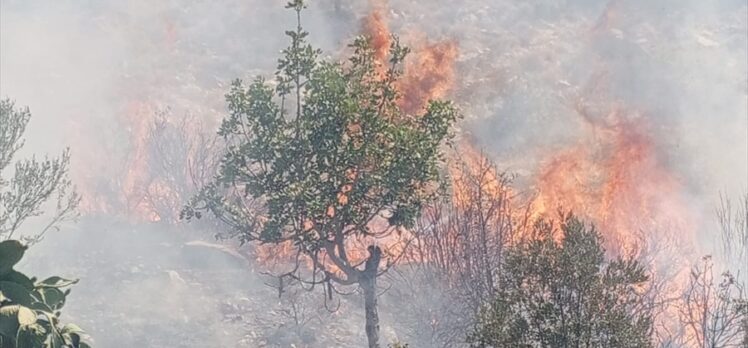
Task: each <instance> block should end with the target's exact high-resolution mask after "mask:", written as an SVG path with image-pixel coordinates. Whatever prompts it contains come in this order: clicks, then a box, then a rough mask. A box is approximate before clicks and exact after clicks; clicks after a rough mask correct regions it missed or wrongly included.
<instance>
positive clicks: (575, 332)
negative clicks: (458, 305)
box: [469, 215, 652, 348]
mask: <svg viewBox="0 0 748 348" xmlns="http://www.w3.org/2000/svg"><path fill="white" fill-rule="evenodd" d="M533 232H534V233H535V235H536V236H537V238H535V239H532V240H530V241H526V242H522V243H519V245H516V246H512V247H511V248H509V249H508V250H507V255H506V260H505V267H504V270H503V271H502V274H501V285H502V286H501V287H500V288H499V289H498V291H497V294H496V296H495V297H494V298H493V299H491V303H490V304H489V305H488V306H486V307H485V308H484V310H483V311H482V312H481V314H480V316H479V318H478V323H477V325H476V328H475V330H474V332H473V333H472V335H471V336H470V337H469V341H470V343H471V344H472V346H474V347H528V348H529V347H548V348H551V347H587V348H591V347H619V348H626V347H630V348H644V347H652V343H651V333H652V318H651V314H650V313H649V312H648V311H647V310H646V308H642V307H641V306H642V304H643V301H642V295H643V294H642V293H641V289H642V287H643V285H645V284H646V283H647V282H648V281H649V277H648V275H647V273H646V272H645V270H644V267H643V266H642V265H641V264H640V263H639V262H637V261H635V260H630V259H616V260H612V261H607V260H606V259H605V256H604V250H603V248H602V246H601V237H600V235H599V234H598V232H597V231H596V230H595V229H594V228H589V227H586V226H585V225H584V224H583V223H582V222H580V221H579V220H578V219H577V218H575V217H574V216H572V215H566V216H562V224H561V228H560V230H559V229H557V228H556V227H555V226H554V225H553V224H551V223H549V222H542V221H541V222H539V223H538V224H537V225H536V227H535V228H534V231H533Z"/></svg>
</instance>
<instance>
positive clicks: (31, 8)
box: [0, 0, 748, 347]
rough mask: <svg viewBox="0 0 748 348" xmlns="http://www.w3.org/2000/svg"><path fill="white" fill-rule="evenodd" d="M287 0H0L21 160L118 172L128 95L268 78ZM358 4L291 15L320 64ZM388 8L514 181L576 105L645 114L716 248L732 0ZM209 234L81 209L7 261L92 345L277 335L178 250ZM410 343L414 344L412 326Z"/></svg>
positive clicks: (217, 108) (706, 240) (738, 180)
mask: <svg viewBox="0 0 748 348" xmlns="http://www.w3.org/2000/svg"><path fill="white" fill-rule="evenodd" d="M284 3H285V1H267V0H221V1H198V0H183V1H176V0H172V1H147V0H127V1H114V0H105V1H83V0H80V1H72V0H54V1H20V0H18V1H16V0H0V96H2V97H10V98H12V99H14V100H15V101H16V102H17V104H18V105H28V106H29V107H30V109H31V112H32V114H33V117H32V120H31V123H30V126H29V129H28V131H27V139H28V140H27V145H26V147H25V148H24V151H23V153H22V154H21V155H22V156H23V155H28V154H31V153H58V152H59V151H60V150H61V149H62V148H63V147H65V146H69V147H70V148H71V150H72V154H73V163H72V166H73V167H72V173H73V177H74V179H75V180H77V184H78V185H79V186H85V185H87V184H90V182H94V181H97V180H101V179H102V178H107V177H110V176H112V175H116V174H117V173H116V171H119V170H122V168H123V166H124V161H125V158H126V156H127V153H128V151H129V150H130V148H131V146H132V144H131V136H132V132H133V130H132V129H131V128H129V127H130V126H131V123H129V122H131V121H128V119H127V112H128V107H129V106H130V105H132V103H148V104H149V105H152V106H154V107H157V108H160V107H170V108H171V109H172V110H173V113H174V114H190V115H193V116H195V117H198V118H200V119H203V120H205V122H206V124H208V125H212V124H214V123H215V122H216V121H217V120H219V119H220V117H221V115H222V112H223V105H224V104H223V97H222V96H223V94H224V93H225V92H226V86H227V85H228V83H229V82H230V81H231V80H232V79H234V78H237V77H241V78H245V79H247V78H250V77H251V76H254V75H256V74H262V75H265V76H270V75H271V74H272V70H273V68H274V65H275V63H276V59H277V54H278V52H279V50H280V49H282V48H283V47H284V45H285V44H286V40H285V37H284V36H283V30H285V29H286V28H288V27H290V26H292V25H293V20H294V18H293V15H292V14H291V13H289V12H288V11H287V10H284V9H283V4H284ZM368 9H369V4H368V3H367V2H365V1H350V2H348V1H342V0H319V1H310V6H309V10H308V11H307V12H306V14H305V15H304V19H303V22H304V25H305V27H306V29H307V30H309V31H310V32H311V40H312V42H313V43H314V44H316V45H317V46H318V47H320V48H322V49H324V50H325V52H326V54H327V55H328V57H330V58H336V57H337V56H338V53H339V52H340V51H341V50H342V49H343V48H344V46H345V43H346V42H347V41H348V40H349V39H350V38H352V37H353V36H354V35H356V34H357V33H358V31H359V28H360V25H359V22H360V20H361V18H363V17H364V16H365V15H366V14H367V11H368ZM389 9H390V10H389V18H390V27H391V29H392V31H393V32H396V33H397V32H399V33H401V34H402V35H403V37H404V39H405V42H406V43H408V41H407V39H408V38H409V37H410V38H414V37H418V35H422V34H425V35H426V36H427V37H429V38H430V39H434V40H440V39H452V40H456V41H457V42H458V45H459V50H460V55H459V58H458V61H457V63H456V64H457V71H458V73H457V76H458V78H457V80H456V81H455V85H454V88H453V92H452V94H451V95H452V97H453V98H454V99H455V100H456V102H457V103H458V104H459V105H460V106H461V107H462V109H463V111H464V113H465V114H466V119H465V120H464V121H463V122H462V124H461V125H460V128H461V130H462V134H463V135H464V136H465V137H469V138H471V139H473V141H474V142H475V143H476V144H477V145H478V146H479V147H481V148H483V149H485V150H486V152H487V153H488V154H489V155H490V156H491V157H492V158H493V159H494V160H496V161H497V162H498V165H499V166H500V167H502V168H505V169H507V170H510V171H513V172H516V173H518V174H519V175H520V179H521V178H522V177H525V178H527V177H531V176H532V173H533V171H534V169H535V168H536V166H538V165H539V162H540V161H542V159H543V158H545V155H546V154H548V153H550V152H553V151H556V150H558V149H559V148H563V147H564V146H568V145H573V144H576V143H578V142H579V141H580V139H585V138H587V137H589V136H591V135H590V134H587V133H585V131H584V127H583V122H582V120H580V116H579V115H578V114H577V113H576V112H575V111H574V109H573V105H572V103H571V102H570V101H571V100H574V98H576V97H578V96H583V97H587V98H589V96H595V98H598V99H600V100H598V102H600V103H603V104H604V103H610V104H611V105H625V107H626V108H630V109H635V110H637V111H638V112H639V114H640V116H639V117H642V118H644V119H646V120H647V122H648V123H649V124H651V125H653V126H652V128H651V132H652V134H653V138H654V139H655V142H656V148H657V158H658V161H660V163H661V164H662V165H663V166H664V167H666V168H668V170H670V171H671V172H672V173H674V175H675V176H676V177H678V178H679V179H680V180H681V181H682V182H683V183H684V191H685V192H684V195H685V196H686V197H688V203H689V205H690V206H691V207H692V208H693V211H694V212H696V213H697V215H698V221H699V224H700V225H701V226H700V228H699V231H698V236H697V238H698V240H699V241H700V246H699V250H697V252H698V253H701V254H706V253H718V250H716V249H715V248H713V246H714V245H715V244H717V243H714V241H716V238H717V237H716V230H715V229H714V220H713V210H714V208H715V205H716V202H717V199H718V196H719V193H720V192H725V193H726V194H727V195H728V196H731V197H737V195H738V194H739V193H740V192H743V191H744V190H746V189H747V188H748V63H747V62H748V19H747V17H748V5H747V4H746V1H745V0H718V1H717V0H715V1H696V0H685V1H681V0H678V1H676V0H663V1H645V0H631V1H592V0H576V1H562V0H558V1H547V0H543V1H533V2H517V1H509V0H499V1H488V0H481V1H478V0H467V1H461V2H454V1H446V0H436V1H420V2H415V1H405V0H402V1H398V0H391V1H389ZM599 81H603V82H599ZM520 181H521V180H520ZM29 226H30V227H29V228H31V227H32V226H33V225H29ZM212 234H213V231H194V230H193V229H191V228H187V227H184V226H181V225H178V226H165V225H160V224H155V223H154V224H143V223H131V222H128V221H123V220H122V219H121V218H117V219H115V218H107V217H106V216H104V217H102V216H97V217H95V218H94V217H86V216H85V215H84V217H83V218H82V221H81V222H80V223H79V224H77V225H72V226H66V228H64V229H63V230H62V231H60V232H53V233H50V235H49V236H48V237H47V239H46V240H45V241H43V242H42V243H41V244H39V245H38V246H36V247H35V248H33V249H32V250H31V251H30V253H29V257H28V259H27V261H25V262H26V264H25V265H24V266H23V267H24V269H26V270H28V271H30V272H31V273H35V274H36V273H38V274H40V275H46V274H51V273H60V274H62V275H66V276H70V277H79V278H81V279H82V280H81V283H80V285H79V286H77V287H76V288H75V289H74V290H73V295H72V296H71V298H70V305H69V307H68V308H67V309H66V313H65V314H66V315H67V316H68V317H69V318H72V319H73V320H76V322H79V323H80V324H81V326H83V327H85V328H88V329H89V331H90V332H91V333H92V335H93V336H94V338H95V339H96V343H97V346H98V347H132V346H152V347H179V346H182V347H191V346H197V345H198V344H199V345H201V346H215V347H219V346H222V347H225V346H234V345H237V344H245V346H275V345H273V344H276V345H277V346H288V345H289V344H290V343H287V342H286V341H284V338H282V337H281V338H278V337H275V336H273V337H275V338H273V339H270V340H269V341H268V339H267V337H271V336H272V335H273V333H274V332H283V330H281V328H282V327H284V326H283V325H286V324H284V323H288V318H287V317H284V316H283V315H282V314H279V313H280V312H278V313H275V314H273V313H272V311H265V310H263V308H265V307H263V306H267V305H269V304H273V306H275V307H272V308H275V309H277V310H278V311H281V309H282V308H283V306H282V305H281V304H279V303H278V299H277V294H276V293H274V292H273V289H271V288H269V287H267V286H265V285H263V281H264V280H263V279H262V277H260V276H259V275H258V274H257V273H255V271H253V268H251V267H250V268H248V267H246V265H241V264H239V265H237V264H236V263H235V262H236V261H235V260H231V259H230V258H225V259H224V258H221V257H220V256H217V254H210V253H208V254H204V253H201V252H200V251H193V250H192V249H190V248H188V247H185V246H184V243H185V242H187V241H190V240H193V239H199V238H202V239H208V240H209V239H210V238H211V236H212ZM206 259H210V260H211V261H205V260H206ZM732 266H733V267H737V265H732ZM317 295H319V296H317ZM304 296H307V295H304ZM310 296H315V297H314V299H315V300H318V299H319V298H320V297H321V294H314V295H310ZM403 296H404V295H403ZM435 296H436V295H435ZM392 297H396V296H394V295H393V296H392ZM83 298H85V299H86V300H85V301H83V300H82V299H83ZM89 299H92V300H89ZM344 301H353V302H354V303H352V304H350V307H351V308H348V309H347V310H348V311H351V312H353V313H356V315H358V318H359V319H354V320H349V321H343V320H340V318H337V317H336V318H337V319H334V323H335V324H334V325H332V329H331V330H332V331H335V330H339V331H337V332H336V333H334V335H338V336H339V337H341V340H342V341H340V342H338V343H336V344H338V345H345V344H344V343H341V342H348V343H346V344H357V342H361V340H362V339H363V335H362V333H363V330H360V329H362V328H363V320H362V319H361V318H360V315H359V314H358V311H359V309H358V308H359V307H360V306H358V304H357V303H355V301H358V298H357V297H356V296H353V297H352V298H351V299H347V300H344ZM387 301H388V300H387V299H384V300H383V302H384V306H385V308H386V306H387V303H388V302H387ZM391 301H392V302H390V303H397V299H393V300H391ZM435 301H436V300H435ZM318 302H320V301H316V302H315V301H311V303H318ZM318 307H319V304H318V305H317V306H316V307H314V308H315V310H316V309H318ZM381 312H382V313H383V315H385V316H388V315H392V314H391V313H392V312H388V311H387V310H386V309H382V310H381ZM237 313H238V314H237ZM315 313H317V312H315ZM325 313H326V312H325V311H319V312H318V314H317V315H318V316H326V315H330V314H325ZM235 315H240V316H241V318H240V319H236V318H235V317H232V316H235ZM397 320H398V319H397V318H386V317H385V318H383V320H382V321H383V324H385V325H384V327H383V331H384V334H385V336H386V337H388V338H392V337H397V336H398V335H400V337H402V336H403V335H408V333H407V332H409V331H408V330H409V329H407V328H402V325H399V326H395V322H396V321H397ZM403 320H404V319H403ZM392 327H395V328H397V329H396V330H395V329H392ZM274 330H275V331H274ZM411 331H412V330H411ZM279 335H280V334H279ZM304 335H311V334H308V333H306V334H305V333H303V332H302V333H299V335H298V337H302V338H303V337H306V336H304ZM334 335H333V336H334ZM411 336H412V337H409V338H410V339H411V341H410V342H412V344H414V346H416V347H419V346H428V343H424V342H428V341H427V338H424V337H425V336H424V335H421V336H417V335H415V334H412V335H411ZM248 337H249V338H248ZM298 337H295V338H289V339H299V338H298ZM250 338H251V339H252V340H251V341H247V340H248V339H250ZM406 338H408V337H406ZM263 339H265V342H266V343H261V341H262V340H263ZM306 339H310V340H311V341H309V342H307V344H309V345H310V346H326V345H325V344H328V346H329V344H331V343H330V342H334V341H328V340H329V339H331V338H319V337H317V338H308V337H307V338H306ZM242 340H244V341H242ZM248 342H251V343H248ZM267 342H270V343H267ZM322 342H327V343H324V344H323V343H322ZM419 342H420V343H421V345H419ZM263 344H264V345H263ZM333 345H335V344H333Z"/></svg>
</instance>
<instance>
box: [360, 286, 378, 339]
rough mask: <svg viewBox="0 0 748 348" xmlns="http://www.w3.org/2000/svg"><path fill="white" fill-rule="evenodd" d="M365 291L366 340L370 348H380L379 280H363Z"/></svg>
mask: <svg viewBox="0 0 748 348" xmlns="http://www.w3.org/2000/svg"><path fill="white" fill-rule="evenodd" d="M361 288H362V289H363V290H364V309H365V310H366V338H367V339H368V340H369V348H379V312H377V278H376V277H365V278H363V279H361Z"/></svg>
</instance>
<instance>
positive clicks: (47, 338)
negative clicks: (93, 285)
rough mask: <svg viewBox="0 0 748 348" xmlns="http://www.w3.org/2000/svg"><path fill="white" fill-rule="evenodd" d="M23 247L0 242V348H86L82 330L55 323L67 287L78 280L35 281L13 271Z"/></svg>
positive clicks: (69, 325) (54, 279) (70, 325)
mask: <svg viewBox="0 0 748 348" xmlns="http://www.w3.org/2000/svg"><path fill="white" fill-rule="evenodd" d="M26 248H27V247H26V246H25V245H23V244H22V243H21V242H19V241H17V240H6V241H3V242H0V348H16V347H17V348H31V347H34V348H36V347H44V348H64V347H73V348H88V347H89V345H88V344H86V343H84V342H82V341H81V334H82V333H83V330H81V329H80V328H79V327H78V326H77V325H75V324H65V325H64V326H61V324H60V322H59V316H60V310H61V309H62V306H63V305H64V304H65V298H66V297H67V295H68V294H69V293H70V289H68V287H69V286H71V285H73V284H75V283H77V282H78V280H68V279H63V278H60V277H56V276H55V277H49V278H47V279H45V280H42V281H36V278H34V277H32V278H29V277H28V276H26V275H25V274H23V273H21V272H18V271H16V270H14V269H13V266H15V264H17V263H18V261H20V260H21V258H22V257H23V254H24V252H25V251H26Z"/></svg>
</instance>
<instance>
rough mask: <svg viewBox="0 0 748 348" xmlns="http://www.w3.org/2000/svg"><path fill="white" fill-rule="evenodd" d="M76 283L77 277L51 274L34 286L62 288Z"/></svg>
mask: <svg viewBox="0 0 748 348" xmlns="http://www.w3.org/2000/svg"><path fill="white" fill-rule="evenodd" d="M76 283H78V279H65V278H62V277H58V276H52V277H49V278H47V279H44V280H42V281H41V282H38V283H37V284H36V286H44V287H55V288H62V287H66V286H70V285H73V284H76Z"/></svg>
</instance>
